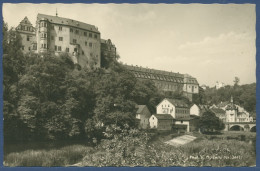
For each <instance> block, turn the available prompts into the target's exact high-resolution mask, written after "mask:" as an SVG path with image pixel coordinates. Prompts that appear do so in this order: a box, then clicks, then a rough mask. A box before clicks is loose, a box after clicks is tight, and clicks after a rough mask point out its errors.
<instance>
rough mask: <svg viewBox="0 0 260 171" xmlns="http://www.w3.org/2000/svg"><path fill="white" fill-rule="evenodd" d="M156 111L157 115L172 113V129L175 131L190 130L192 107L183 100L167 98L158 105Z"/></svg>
mask: <svg viewBox="0 0 260 171" xmlns="http://www.w3.org/2000/svg"><path fill="white" fill-rule="evenodd" d="M156 113H157V115H165V114H166V115H170V116H171V117H172V118H173V122H172V129H173V130H174V131H183V130H185V131H186V132H189V131H190V128H189V120H190V108H189V105H188V104H187V103H185V102H184V101H183V100H177V99H169V98H165V99H164V100H163V101H162V102H161V103H159V104H158V105H157V106H156ZM159 121H160V120H159Z"/></svg>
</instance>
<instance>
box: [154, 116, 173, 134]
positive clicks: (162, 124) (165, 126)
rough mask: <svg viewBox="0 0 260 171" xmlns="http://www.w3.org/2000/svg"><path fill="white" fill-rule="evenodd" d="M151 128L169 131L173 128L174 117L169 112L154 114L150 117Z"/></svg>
mask: <svg viewBox="0 0 260 171" xmlns="http://www.w3.org/2000/svg"><path fill="white" fill-rule="evenodd" d="M149 122H150V128H152V129H157V130H159V131H169V130H171V129H172V125H173V117H172V116H171V115H169V114H153V115H152V116H151V117H150V119H149Z"/></svg>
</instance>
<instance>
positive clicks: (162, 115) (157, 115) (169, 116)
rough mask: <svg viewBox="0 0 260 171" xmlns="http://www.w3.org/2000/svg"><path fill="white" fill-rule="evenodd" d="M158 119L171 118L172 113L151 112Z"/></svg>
mask: <svg viewBox="0 0 260 171" xmlns="http://www.w3.org/2000/svg"><path fill="white" fill-rule="evenodd" d="M153 115H154V116H155V117H156V118H157V119H158V120H173V119H174V118H173V117H172V115H169V114H153Z"/></svg>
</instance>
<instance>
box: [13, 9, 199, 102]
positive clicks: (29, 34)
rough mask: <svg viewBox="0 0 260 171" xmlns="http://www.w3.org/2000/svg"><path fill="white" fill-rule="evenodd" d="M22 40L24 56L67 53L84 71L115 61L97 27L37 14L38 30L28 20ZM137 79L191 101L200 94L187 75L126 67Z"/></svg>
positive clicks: (112, 47)
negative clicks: (108, 61) (104, 60)
mask: <svg viewBox="0 0 260 171" xmlns="http://www.w3.org/2000/svg"><path fill="white" fill-rule="evenodd" d="M16 30H17V32H18V33H19V34H20V35H21V37H22V51H23V52H24V53H28V52H35V53H44V52H48V53H52V54H55V55H58V54H60V53H68V54H69V56H70V57H71V58H72V61H73V62H74V63H75V64H79V65H80V66H82V67H88V66H94V67H95V68H99V67H103V66H102V60H103V59H104V58H106V59H110V58H116V47H115V45H114V44H113V43H112V41H111V40H110V39H108V40H104V39H101V33H100V32H99V31H98V28H97V27H96V26H94V25H90V24H87V23H83V22H80V21H76V20H72V19H68V18H62V17H58V15H57V14H56V16H50V15H45V14H38V15H37V20H36V26H35V27H33V25H32V24H31V23H30V21H29V20H28V18H27V17H25V18H24V19H23V20H22V21H21V22H20V24H19V25H18V26H17V28H16ZM125 67H126V68H127V69H128V70H129V71H130V72H132V73H133V74H134V76H135V77H136V78H137V79H141V80H147V79H148V80H152V81H154V82H155V85H156V87H157V88H158V89H159V90H161V91H172V92H176V91H178V92H180V91H181V92H182V93H183V95H185V96H186V97H188V98H189V99H190V100H192V95H193V94H198V93H199V84H198V82H197V79H196V78H194V77H192V76H190V75H188V74H180V73H173V72H167V71H161V70H155V69H148V68H142V67H137V66H129V65H125Z"/></svg>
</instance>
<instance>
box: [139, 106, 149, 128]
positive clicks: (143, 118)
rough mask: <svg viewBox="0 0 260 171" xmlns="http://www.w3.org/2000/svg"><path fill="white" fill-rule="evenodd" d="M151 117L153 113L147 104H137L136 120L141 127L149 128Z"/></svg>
mask: <svg viewBox="0 0 260 171" xmlns="http://www.w3.org/2000/svg"><path fill="white" fill-rule="evenodd" d="M150 117H151V113H150V111H149V109H148V108H147V106H146V105H137V112H136V120H137V123H138V127H139V128H141V129H148V128H149V126H150V125H149V119H150Z"/></svg>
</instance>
